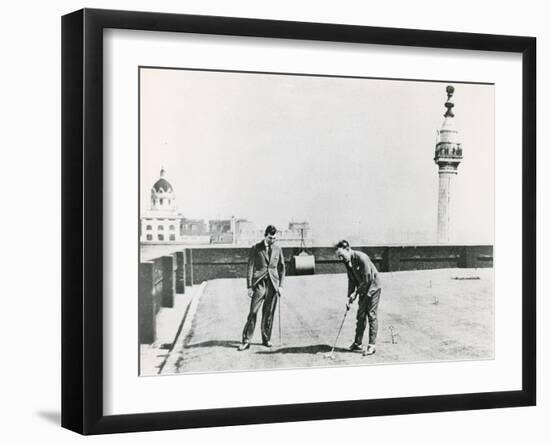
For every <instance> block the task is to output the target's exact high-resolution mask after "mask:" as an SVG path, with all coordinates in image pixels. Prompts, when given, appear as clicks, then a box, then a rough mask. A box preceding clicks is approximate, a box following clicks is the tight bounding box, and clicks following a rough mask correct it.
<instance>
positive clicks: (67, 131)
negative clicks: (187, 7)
mask: <svg viewBox="0 0 550 443" xmlns="http://www.w3.org/2000/svg"><path fill="white" fill-rule="evenodd" d="M108 28H118V29H131V30H147V31H171V32H185V33H189V32H192V33H199V34H217V35H226V36H250V37H269V38H278V39H301V40H317V41H326V42H352V43H369V44H377V45H396V46H411V47H413V46H415V47H424V48H454V49H469V50H479V51H502V52H509V53H519V54H521V55H522V69H523V79H522V82H523V84H522V89H523V97H522V131H523V133H522V159H523V164H522V174H523V177H522V186H523V189H522V197H523V200H522V205H523V207H522V211H523V214H522V221H523V227H522V229H523V232H522V241H523V244H522V253H523V258H522V290H523V292H522V311H521V318H522V346H523V348H522V388H521V389H520V390H517V391H505V392H478V393H468V394H466V393H465V394H457V395H436V396H420V397H404V398H392V399H374V400H357V401H336V402H322V403H307V404H286V405H285V404H281V405H265V406H261V407H238V408H230V409H208V410H190V411H177V412H160V413H142V414H131V415H109V416H106V415H104V413H103V407H102V404H103V335H102V330H103V329H102V328H103V318H102V315H103V299H102V291H103V289H102V288H103V226H102V221H103V199H102V195H103V145H102V143H103V141H102V139H103V111H102V109H103V87H102V85H103V78H102V77H103V38H102V36H103V31H104V30H105V29H108ZM62 174H63V177H62V199H63V203H62V272H63V274H62V426H63V427H65V428H68V429H71V430H73V431H76V432H79V433H82V434H104V433H116V432H132V431H150V430H163V429H179V428H195V427H212V426H229V425H239V424H257V423H273V422H285V421H287V422H288V421H302V420H320V419H332V418H348V417H363V416H380V415H392V414H413V413H425V412H438V411H458V410H472V409H485V408H502V407H515V406H530V405H535V404H536V266H535V265H536V39H535V38H533V37H518V36H505V35H485V34H471V33H456V32H440V31H424V30H412V29H391V28H378V27H365V26H349V25H340V24H320V23H301V22H289V21H274V20H259V19H244V18H233V17H211V16H197V15H179V14H164V13H152V12H128V11H110V10H97V9H83V10H79V11H76V12H73V13H71V14H68V15H65V16H64V17H63V18H62Z"/></svg>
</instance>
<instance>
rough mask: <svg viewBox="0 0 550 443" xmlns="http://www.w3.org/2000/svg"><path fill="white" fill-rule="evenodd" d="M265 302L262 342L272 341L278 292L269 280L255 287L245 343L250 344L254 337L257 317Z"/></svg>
mask: <svg viewBox="0 0 550 443" xmlns="http://www.w3.org/2000/svg"><path fill="white" fill-rule="evenodd" d="M262 302H263V308H262V324H261V329H262V342H263V343H265V342H268V341H269V340H270V339H271V330H272V329H273V317H274V314H275V307H276V306H277V291H276V290H275V288H274V287H273V283H271V280H270V279H269V277H268V278H264V279H263V280H262V281H260V282H258V284H257V285H256V286H255V287H254V293H253V295H252V300H251V301H250V312H249V314H248V318H247V320H246V324H245V325H244V329H243V343H249V342H250V340H251V339H252V336H253V335H254V329H255V327H256V317H257V316H258V311H259V310H260V306H261V305H262Z"/></svg>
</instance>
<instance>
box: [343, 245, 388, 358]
mask: <svg viewBox="0 0 550 443" xmlns="http://www.w3.org/2000/svg"><path fill="white" fill-rule="evenodd" d="M336 255H337V256H338V258H340V260H342V261H343V262H344V264H345V265H346V272H347V273H348V304H347V307H348V309H349V306H350V305H351V304H352V303H353V302H354V301H355V299H356V298H357V296H359V307H358V309H357V325H356V328H355V340H354V342H353V344H352V345H351V346H350V348H349V349H350V351H363V345H362V342H363V334H364V333H365V328H366V324H367V318H368V321H369V343H368V345H367V349H365V350H364V351H363V355H372V354H374V353H375V352H376V348H375V346H376V334H377V332H378V303H379V301H380V294H381V292H382V288H381V287H380V282H379V278H378V271H377V270H376V267H375V266H374V264H373V263H372V261H371V260H370V258H369V256H368V255H367V254H365V253H363V252H361V251H354V250H353V249H351V247H350V245H349V242H348V241H347V240H342V241H340V242H338V243H337V245H336Z"/></svg>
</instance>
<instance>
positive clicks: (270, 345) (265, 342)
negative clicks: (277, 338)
mask: <svg viewBox="0 0 550 443" xmlns="http://www.w3.org/2000/svg"><path fill="white" fill-rule="evenodd" d="M263 345H264V346H265V347H266V348H271V347H272V346H273V345H272V344H271V342H270V341H269V340H268V341H264V342H263Z"/></svg>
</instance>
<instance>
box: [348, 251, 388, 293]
mask: <svg viewBox="0 0 550 443" xmlns="http://www.w3.org/2000/svg"><path fill="white" fill-rule="evenodd" d="M346 271H347V273H348V295H351V294H352V293H353V291H355V290H357V293H358V294H359V295H363V294H366V293H367V292H370V293H373V292H374V291H376V290H377V289H378V288H379V287H380V284H379V280H378V271H377V270H376V266H374V263H373V262H372V261H371V259H370V258H369V256H368V255H367V254H365V253H364V252H361V251H354V250H352V251H351V260H350V263H349V265H348V264H347V263H346Z"/></svg>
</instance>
